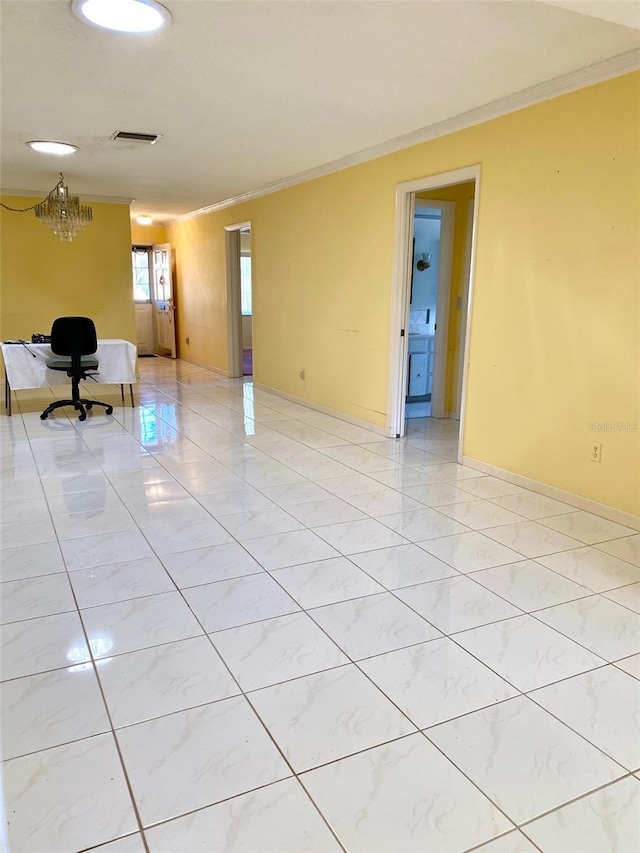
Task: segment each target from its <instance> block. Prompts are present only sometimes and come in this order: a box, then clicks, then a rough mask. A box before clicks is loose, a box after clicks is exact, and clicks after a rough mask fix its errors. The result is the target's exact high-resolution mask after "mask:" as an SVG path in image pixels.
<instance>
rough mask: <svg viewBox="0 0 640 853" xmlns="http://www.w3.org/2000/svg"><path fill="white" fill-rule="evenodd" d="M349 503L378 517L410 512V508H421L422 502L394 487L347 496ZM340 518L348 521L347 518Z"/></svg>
mask: <svg viewBox="0 0 640 853" xmlns="http://www.w3.org/2000/svg"><path fill="white" fill-rule="evenodd" d="M349 503H351V504H353V506H355V507H358V509H360V510H362V512H366V513H367V515H370V516H372V517H373V518H379V517H380V516H381V515H392V514H393V513H397V512H411V511H412V510H417V509H422V508H423V504H421V503H420V501H416V500H414V499H413V498H410V497H409V496H408V495H404V494H402V492H397V491H396V490H395V489H385V490H384V491H380V492H371V493H369V494H367V495H352V496H351V497H350V498H349ZM341 520H343V521H348V520H349V519H341Z"/></svg>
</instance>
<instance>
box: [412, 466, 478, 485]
mask: <svg viewBox="0 0 640 853" xmlns="http://www.w3.org/2000/svg"><path fill="white" fill-rule="evenodd" d="M424 471H425V473H426V474H428V475H429V476H430V477H435V478H436V480H442V481H443V482H444V483H457V482H458V480H467V479H475V478H476V477H484V476H485V475H484V474H483V473H482V471H477V470H476V469H475V468H469V467H468V466H466V465H458V463H457V462H447V463H445V464H444V465H442V464H440V465H428V466H425V469H424Z"/></svg>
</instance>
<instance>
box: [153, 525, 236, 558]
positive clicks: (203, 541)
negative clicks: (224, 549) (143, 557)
mask: <svg viewBox="0 0 640 853" xmlns="http://www.w3.org/2000/svg"><path fill="white" fill-rule="evenodd" d="M141 530H142V532H143V534H144V535H145V537H146V538H147V539H148V540H149V543H150V545H151V547H152V548H153V549H154V551H155V552H156V553H157V554H158V555H163V554H176V553H178V552H179V551H190V550H192V549H195V548H206V547H209V546H211V545H225V544H226V543H227V542H233V539H232V538H231V536H229V534H228V533H227V531H226V530H225V529H224V527H222V525H221V524H220V523H219V522H217V521H216V520H215V519H214V518H205V519H200V520H199V521H187V522H178V523H174V524H163V525H160V526H158V527H141Z"/></svg>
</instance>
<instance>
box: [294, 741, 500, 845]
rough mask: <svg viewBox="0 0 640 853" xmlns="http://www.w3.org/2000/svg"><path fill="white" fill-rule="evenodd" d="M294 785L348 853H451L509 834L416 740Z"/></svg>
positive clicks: (459, 777)
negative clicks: (304, 791)
mask: <svg viewBox="0 0 640 853" xmlns="http://www.w3.org/2000/svg"><path fill="white" fill-rule="evenodd" d="M301 782H302V784H303V785H304V786H305V788H306V789H307V790H308V791H309V793H310V794H311V796H312V797H313V799H314V801H315V802H316V803H317V805H318V807H319V808H320V810H321V812H322V813H323V814H324V815H326V817H327V819H328V821H329V823H330V824H331V826H332V827H333V829H334V831H335V832H336V834H337V836H338V838H339V839H340V841H341V842H342V844H343V845H344V847H345V849H346V850H350V851H367V853H388V851H391V850H394V851H395V850H405V851H416V853H417V851H426V850H437V851H438V853H453V852H454V851H461V850H467V849H469V848H470V847H475V846H476V845H477V844H480V843H482V842H483V841H487V840H489V839H491V838H493V837H494V836H496V835H500V834H502V833H504V832H506V831H507V830H509V829H512V824H511V823H510V822H509V821H508V820H507V819H506V818H505V817H504V815H502V814H501V813H500V812H499V811H498V809H496V808H495V806H494V805H493V804H492V803H491V802H490V801H489V800H488V799H487V798H486V797H485V796H484V795H483V794H481V793H480V791H478V789H477V788H476V787H475V786H473V785H472V784H471V782H469V780H468V779H466V778H465V777H464V776H463V774H462V773H460V771H459V770H457V769H456V768H455V767H454V766H453V764H451V762H450V761H447V759H446V758H445V757H444V756H443V755H442V754H441V753H440V752H438V750H437V749H435V747H433V745H432V744H430V743H429V742H428V741H427V740H426V739H425V738H424V736H423V735H421V734H417V735H413V736H410V737H406V738H402V739H401V740H396V741H393V742H392V743H389V744H386V745H384V746H379V747H377V748H375V749H370V750H367V751H366V752H363V753H360V754H359V755H354V756H352V757H350V758H345V759H343V760H341V761H337V762H334V763H333V764H329V765H327V766H326V767H321V768H319V769H317V770H312V771H311V772H310V773H305V774H304V775H303V776H302V777H301ZM354 815H355V816H357V818H356V819H355V820H354Z"/></svg>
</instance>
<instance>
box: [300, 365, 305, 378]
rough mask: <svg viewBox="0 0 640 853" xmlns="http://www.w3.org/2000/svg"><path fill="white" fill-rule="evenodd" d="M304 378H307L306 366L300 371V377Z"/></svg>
mask: <svg viewBox="0 0 640 853" xmlns="http://www.w3.org/2000/svg"><path fill="white" fill-rule="evenodd" d="M304 378H305V375H304V368H302V370H301V371H300V379H304Z"/></svg>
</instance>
